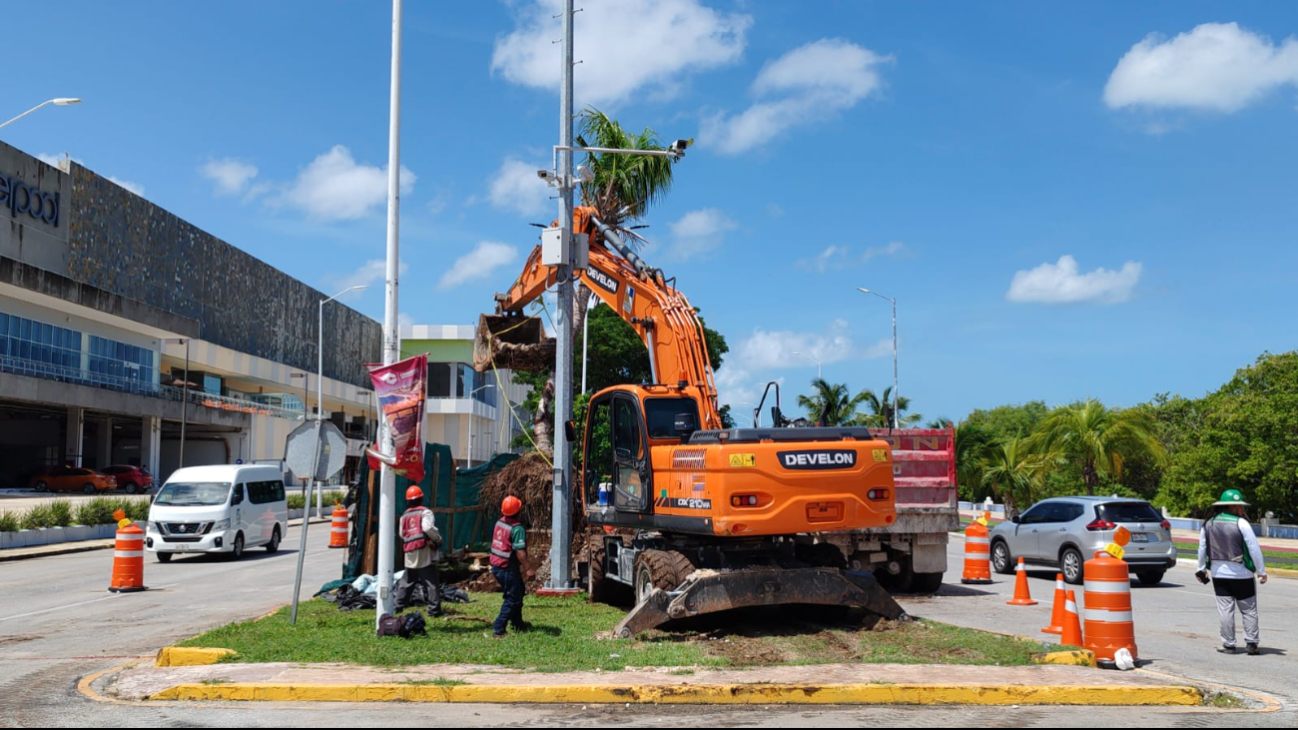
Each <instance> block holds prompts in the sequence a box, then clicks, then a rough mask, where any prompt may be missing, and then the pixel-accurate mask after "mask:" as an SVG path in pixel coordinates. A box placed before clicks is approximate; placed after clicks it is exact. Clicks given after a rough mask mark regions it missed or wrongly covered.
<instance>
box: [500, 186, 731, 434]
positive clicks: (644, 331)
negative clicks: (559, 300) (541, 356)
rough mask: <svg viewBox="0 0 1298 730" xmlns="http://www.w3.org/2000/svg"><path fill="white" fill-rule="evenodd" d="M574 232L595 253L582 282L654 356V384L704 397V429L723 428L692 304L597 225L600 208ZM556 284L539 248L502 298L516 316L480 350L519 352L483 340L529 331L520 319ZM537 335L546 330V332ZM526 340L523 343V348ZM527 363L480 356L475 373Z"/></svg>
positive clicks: (576, 219) (579, 219) (503, 321)
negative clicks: (486, 366)
mask: <svg viewBox="0 0 1298 730" xmlns="http://www.w3.org/2000/svg"><path fill="white" fill-rule="evenodd" d="M573 232H574V233H585V234H586V235H587V240H588V241H589V246H590V261H589V265H588V267H587V268H586V269H584V270H581V271H578V272H577V275H578V277H579V278H580V280H581V281H582V283H584V284H585V285H586V286H587V287H589V288H590V290H591V291H592V292H594V293H595V294H596V295H597V296H598V297H599V298H600V299H601V300H603V302H604V303H605V304H607V305H608V306H609V307H610V308H612V310H613V311H614V312H617V314H618V316H620V317H621V318H622V319H623V320H624V321H626V322H627V323H628V324H630V325H631V328H632V329H634V330H635V332H636V334H637V335H639V337H640V340H641V341H642V342H644V344H645V347H646V348H648V350H649V362H650V367H651V370H652V374H653V379H654V382H655V383H656V384H663V385H671V386H675V387H678V388H682V389H684V388H686V387H692V388H694V389H697V392H698V393H699V394H700V395H701V396H702V397H701V398H700V403H699V417H700V420H701V421H702V424H701V426H702V428H704V429H719V428H721V427H722V426H721V415H720V411H719V409H718V406H717V388H716V382H715V379H714V376H713V373H712V363H711V361H710V360H709V358H708V349H707V343H706V338H705V336H704V331H703V323H702V322H700V321H699V318H698V314H697V313H696V312H695V311H694V307H692V306H690V303H689V300H688V299H686V298H685V295H684V294H682V293H680V291H678V290H677V289H676V288H675V287H674V286H672V285H671V284H670V283H668V280H667V279H666V278H664V276H663V274H662V271H660V270H658V269H652V268H650V267H649V266H647V265H646V264H645V263H644V262H643V261H642V260H641V259H640V258H639V257H638V256H637V255H636V254H635V252H634V251H633V250H632V249H631V248H630V247H629V246H627V245H626V244H625V243H624V242H623V241H622V240H621V239H620V237H619V236H618V235H617V233H616V232H614V231H613V230H612V229H610V228H609V227H607V226H605V225H604V224H603V223H602V222H601V221H600V220H599V219H598V218H596V217H595V209H594V208H590V207H586V206H581V207H578V208H576V209H575V210H574V211H573ZM555 283H556V270H555V269H554V268H553V267H550V266H547V265H545V264H542V263H541V247H540V246H537V247H536V248H535V249H533V250H532V253H531V255H530V256H528V258H527V263H526V264H525V265H524V267H523V272H522V273H521V274H520V275H519V277H518V279H517V280H516V281H515V282H514V284H513V285H512V286H511V287H510V288H509V290H508V291H507V292H505V293H504V294H497V295H496V306H497V311H498V313H499V314H503V315H510V316H508V317H505V318H498V319H496V320H489V319H488V318H486V317H485V316H484V320H483V322H484V324H486V325H488V326H485V327H479V330H480V332H479V341H478V343H477V344H478V349H479V350H482V349H484V346H485V347H486V348H489V349H490V351H491V352H493V353H500V352H502V347H503V348H506V349H508V348H509V347H510V346H511V345H510V343H508V342H507V341H506V340H508V335H504V336H503V338H502V341H499V342H496V341H488V342H483V341H482V339H483V338H484V337H485V338H487V339H488V340H492V339H495V337H496V335H497V334H498V333H503V332H504V331H505V330H515V329H516V328H521V327H525V326H527V324H526V323H525V322H522V321H520V319H519V316H518V315H521V314H522V311H523V308H524V307H526V306H527V305H529V304H531V303H533V302H535V301H537V300H538V299H539V298H540V297H541V295H542V294H544V293H545V291H546V290H547V289H549V288H550V287H551V286H553V285H554V284H555ZM531 327H532V329H533V330H538V329H539V324H535V325H531ZM534 334H535V332H533V333H531V334H530V335H529V337H531V336H532V335H534ZM524 339H526V338H518V340H517V341H519V342H521V341H523V340H524ZM515 347H516V346H515ZM524 359H526V358H521V357H518V358H513V359H510V360H509V362H507V363H502V362H501V361H500V358H499V357H491V356H488V357H486V358H483V357H478V356H475V365H477V366H478V367H479V369H481V368H482V367H483V362H482V361H483V360H489V361H490V362H493V363H494V364H496V365H497V366H500V367H506V366H510V367H514V368H515V369H535V367H536V363H535V359H532V360H531V361H529V362H527V363H520V362H519V361H520V360H524ZM520 364H522V365H523V366H522V367H520ZM529 366H530V367H529Z"/></svg>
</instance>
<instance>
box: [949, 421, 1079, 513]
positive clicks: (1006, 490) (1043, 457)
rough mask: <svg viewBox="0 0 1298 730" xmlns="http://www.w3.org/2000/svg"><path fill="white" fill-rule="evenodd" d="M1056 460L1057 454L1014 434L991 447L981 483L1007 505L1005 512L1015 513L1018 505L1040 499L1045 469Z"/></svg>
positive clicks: (984, 464)
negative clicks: (1041, 449) (1037, 449)
mask: <svg viewBox="0 0 1298 730" xmlns="http://www.w3.org/2000/svg"><path fill="white" fill-rule="evenodd" d="M957 443H958V442H957ZM958 459H959V457H958V456H957V461H958ZM1057 460H1058V455H1057V454H1055V453H1050V452H1047V453H1044V454H1043V453H1039V452H1036V451H1034V450H1033V448H1032V444H1031V443H1030V441H1029V439H1025V438H1021V437H1019V436H1014V437H1013V438H1008V439H1005V440H1004V441H1002V442H1000V443H999V444H996V445H995V446H993V447H991V449H990V450H989V451H988V453H987V456H986V458H985V460H984V462H983V465H982V483H983V485H984V486H987V487H990V488H991V490H992V495H993V496H995V497H997V498H998V499H1000V500H1001V503H1002V504H1004V505H1005V516H1006V517H1013V516H1014V515H1016V514H1018V512H1019V505H1024V504H1032V503H1033V502H1035V501H1037V496H1038V494H1039V491H1040V489H1041V484H1042V481H1043V480H1044V478H1045V473H1046V470H1047V469H1048V468H1049V467H1050V466H1051V465H1052V464H1054V463H1056V461H1057Z"/></svg>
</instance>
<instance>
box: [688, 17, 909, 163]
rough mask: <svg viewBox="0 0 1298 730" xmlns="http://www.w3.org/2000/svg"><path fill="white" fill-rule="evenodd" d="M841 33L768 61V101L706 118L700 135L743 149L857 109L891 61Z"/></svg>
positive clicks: (760, 81)
mask: <svg viewBox="0 0 1298 730" xmlns="http://www.w3.org/2000/svg"><path fill="white" fill-rule="evenodd" d="M891 60H892V58H891V57H890V56H880V55H879V54H877V53H875V52H873V51H871V50H869V49H867V48H864V47H862V46H858V45H856V44H855V43H850V42H848V41H845V40H843V39H841V38H822V39H821V40H818V41H815V42H812V43H808V44H806V45H804V46H801V47H799V48H795V49H794V50H792V51H789V52H788V53H786V54H784V55H783V56H781V57H780V58H777V59H776V60H774V61H772V62H771V63H769V64H767V65H766V67H765V68H763V69H762V70H761V72H760V73H759V74H758V75H757V79H756V80H755V81H754V82H753V86H752V92H753V94H754V95H755V96H757V97H758V98H759V99H763V100H762V101H758V102H757V103H755V104H753V105H752V106H750V107H748V109H746V110H744V111H743V112H740V113H739V114H736V115H734V116H732V117H726V116H725V115H718V116H715V117H713V118H711V119H708V120H705V123H704V126H703V130H702V131H701V133H700V135H699V136H700V137H703V138H704V139H705V140H707V142H708V145H709V146H710V147H712V148H715V149H717V150H718V151H720V152H722V153H723V154H739V153H740V152H745V151H747V150H750V149H753V148H755V147H760V146H762V145H763V144H765V143H767V142H769V141H770V140H771V139H773V138H774V137H776V136H777V135H779V134H780V133H782V132H784V131H786V130H789V129H792V128H794V127H798V126H801V125H804V124H811V123H814V122H816V121H819V120H822V119H824V118H826V117H828V116H832V115H833V114H835V113H837V112H840V111H844V110H847V109H851V108H852V107H854V106H856V105H857V103H859V102H860V101H861V100H863V99H865V98H866V97H867V96H869V95H870V94H872V93H874V92H875V91H877V90H878V89H879V88H881V87H882V86H883V79H882V78H881V77H880V75H879V70H878V67H879V66H880V65H882V64H884V63H889V62H891Z"/></svg>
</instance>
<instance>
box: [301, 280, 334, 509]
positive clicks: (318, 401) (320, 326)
mask: <svg viewBox="0 0 1298 730" xmlns="http://www.w3.org/2000/svg"><path fill="white" fill-rule="evenodd" d="M331 301H333V300H332V299H324V300H322V301H321V302H320V306H319V307H318V310H319V317H318V318H317V320H316V363H315V411H316V413H315V462H314V464H315V470H316V471H317V472H319V471H320V429H321V427H322V426H323V425H324V424H323V421H324V305H325V304H327V303H328V302H331ZM311 483H312V484H313V485H315V518H316V519H317V520H318V519H320V512H321V508H320V502H321V501H323V497H322V496H321V494H320V492H321V491H322V490H321V488H320V479H319V478H318V477H317V475H316V474H312V475H311ZM304 506H305V507H307V509H305V510H303V512H302V514H303V516H304V519H303V521H302V522H303V525H304V526H305V524H306V520H305V515H306V513H307V512H308V511H310V505H304Z"/></svg>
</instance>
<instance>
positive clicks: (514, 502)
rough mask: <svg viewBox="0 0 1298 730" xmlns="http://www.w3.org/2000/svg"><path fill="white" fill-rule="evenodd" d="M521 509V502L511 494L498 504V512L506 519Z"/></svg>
mask: <svg viewBox="0 0 1298 730" xmlns="http://www.w3.org/2000/svg"><path fill="white" fill-rule="evenodd" d="M521 509H523V502H522V501H521V500H520V499H519V498H518V497H515V496H514V495H512V494H511V495H509V496H508V497H505V501H503V502H501V503H500V511H501V512H503V513H505V516H506V517H513V516H514V515H516V514H518V511H519V510H521Z"/></svg>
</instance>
